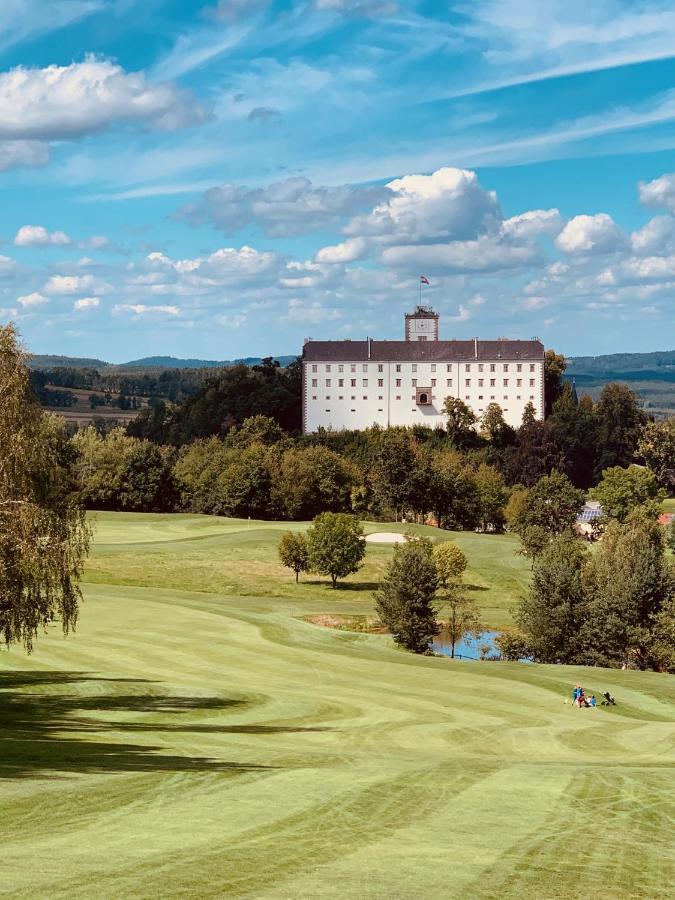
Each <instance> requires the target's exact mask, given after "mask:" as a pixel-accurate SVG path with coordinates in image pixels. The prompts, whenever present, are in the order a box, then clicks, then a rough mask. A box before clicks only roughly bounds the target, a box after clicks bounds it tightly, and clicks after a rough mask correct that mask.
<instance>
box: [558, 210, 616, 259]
mask: <svg viewBox="0 0 675 900" xmlns="http://www.w3.org/2000/svg"><path fill="white" fill-rule="evenodd" d="M624 243H625V238H624V236H623V234H622V233H621V231H620V230H619V228H618V227H617V225H616V223H615V222H614V220H613V219H612V217H611V216H608V215H607V213H597V214H596V215H594V216H586V215H581V216H575V217H574V218H573V219H570V221H569V222H568V223H567V225H565V227H564V228H563V230H562V231H561V232H560V234H559V235H558V237H557V238H556V240H555V245H556V247H557V248H558V249H559V250H564V251H565V253H571V254H588V253H612V252H613V251H615V250H618V249H619V248H620V247H622V246H623V245H624Z"/></svg>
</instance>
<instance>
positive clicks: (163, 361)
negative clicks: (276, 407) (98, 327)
mask: <svg viewBox="0 0 675 900" xmlns="http://www.w3.org/2000/svg"><path fill="white" fill-rule="evenodd" d="M274 359H277V360H278V361H279V363H280V364H281V365H282V366H287V365H289V364H290V363H292V362H293V360H294V359H296V357H295V356H291V355H286V356H275V357H274ZM262 360H263V358H262V357H261V356H246V357H243V358H241V359H222V360H215V359H179V358H178V357H176V356H144V357H143V358H142V359H132V360H130V361H129V362H125V363H110V362H106V361H105V360H102V359H87V358H84V357H79V356H54V355H41V354H39V353H35V354H33V355H32V356H31V357H30V360H29V366H30V367H31V369H56V368H69V369H103V368H105V369H116V370H126V369H220V368H224V367H226V366H236V365H245V366H259V365H260V364H261V363H262Z"/></svg>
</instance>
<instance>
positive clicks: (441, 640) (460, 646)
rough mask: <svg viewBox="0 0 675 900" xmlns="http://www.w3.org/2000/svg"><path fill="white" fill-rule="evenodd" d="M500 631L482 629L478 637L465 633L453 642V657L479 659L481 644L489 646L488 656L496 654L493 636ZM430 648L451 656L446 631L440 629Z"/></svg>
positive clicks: (450, 646) (450, 645)
mask: <svg viewBox="0 0 675 900" xmlns="http://www.w3.org/2000/svg"><path fill="white" fill-rule="evenodd" d="M500 633H501V632H499V631H484V632H483V633H482V634H481V635H480V637H478V638H475V637H471V636H470V635H466V634H465V635H464V637H463V638H462V640H461V641H458V642H457V643H456V644H455V658H457V657H459V656H461V657H462V659H480V652H479V650H478V648H479V647H480V646H481V645H483V644H488V645H489V646H490V656H495V655H497V653H498V650H497V646H496V644H495V638H496V637H497V635H499V634H500ZM431 649H432V650H434V651H435V652H436V653H440V654H441V656H452V644H451V642H450V640H449V638H448V634H447V632H444V631H441V632H440V634H438V635H436V639H435V640H434V641H433V642H432V644H431Z"/></svg>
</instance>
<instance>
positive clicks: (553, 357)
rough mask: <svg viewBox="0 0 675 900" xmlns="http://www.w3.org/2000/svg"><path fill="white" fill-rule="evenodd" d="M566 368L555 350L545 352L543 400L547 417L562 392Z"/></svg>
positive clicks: (565, 363)
mask: <svg viewBox="0 0 675 900" xmlns="http://www.w3.org/2000/svg"><path fill="white" fill-rule="evenodd" d="M566 368H567V362H566V361H565V357H564V356H563V355H562V354H561V353H556V352H555V350H547V351H546V353H545V354H544V398H545V402H546V415H547V416H548V415H549V414H550V412H551V410H552V409H553V404H554V403H555V402H556V400H557V399H558V397H559V396H560V394H561V392H562V389H563V380H562V376H563V373H564V372H565V369H566Z"/></svg>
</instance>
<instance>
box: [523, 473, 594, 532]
mask: <svg viewBox="0 0 675 900" xmlns="http://www.w3.org/2000/svg"><path fill="white" fill-rule="evenodd" d="M583 505H584V495H583V492H582V491H579V490H577V489H576V488H575V487H574V485H573V484H572V482H571V481H570V480H569V478H568V477H567V476H566V475H563V474H562V473H561V472H552V473H551V474H550V475H545V476H544V477H543V478H540V479H539V481H538V482H537V483H536V484H535V485H533V486H532V487H531V488H530V490H529V492H528V495H527V509H526V510H525V513H524V516H523V525H524V526H528V525H539V526H540V527H541V528H544V529H545V530H546V531H548V532H549V533H550V534H560V533H561V532H563V531H569V530H570V529H571V528H572V526H573V525H574V523H575V521H576V518H577V516H578V515H579V513H580V511H581V509H582V508H583Z"/></svg>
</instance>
